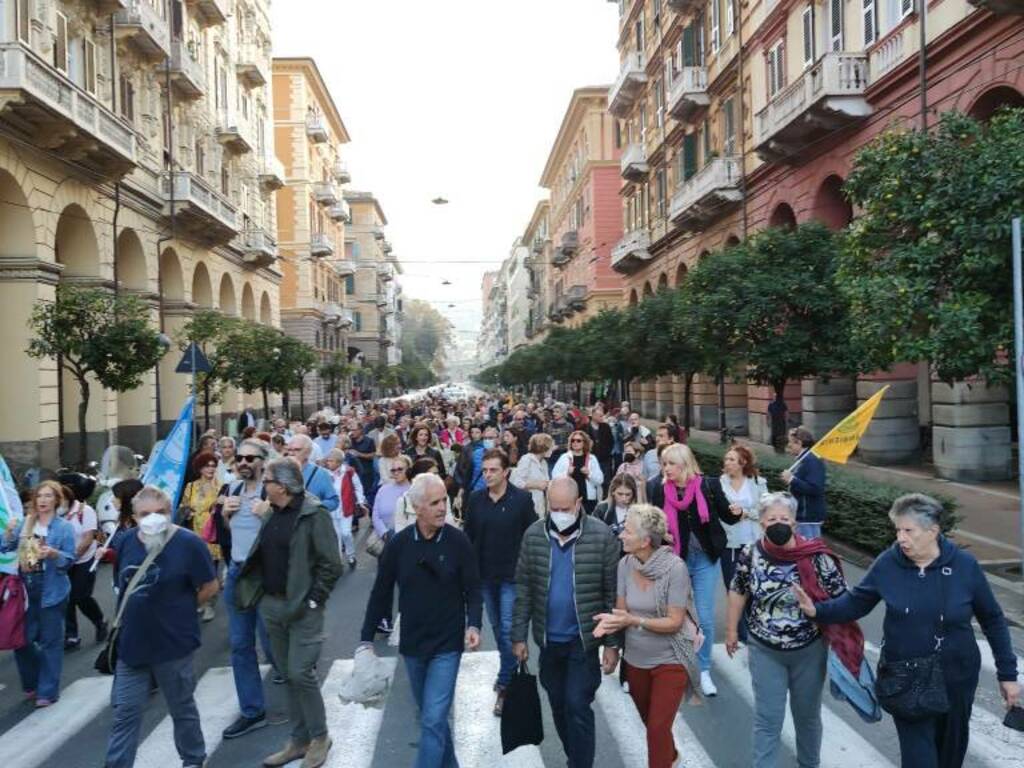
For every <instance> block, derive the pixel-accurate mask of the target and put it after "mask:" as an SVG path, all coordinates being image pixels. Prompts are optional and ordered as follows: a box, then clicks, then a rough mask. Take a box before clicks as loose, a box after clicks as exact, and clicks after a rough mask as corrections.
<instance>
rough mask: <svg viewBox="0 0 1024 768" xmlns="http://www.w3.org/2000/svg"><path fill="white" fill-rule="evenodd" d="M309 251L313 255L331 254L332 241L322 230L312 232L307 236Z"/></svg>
mask: <svg viewBox="0 0 1024 768" xmlns="http://www.w3.org/2000/svg"><path fill="white" fill-rule="evenodd" d="M309 252H310V254H311V255H313V256H331V255H332V254H333V253H334V243H333V242H331V238H329V237H328V236H327V235H326V234H324V233H323V232H314V233H313V234H311V235H310V236H309Z"/></svg>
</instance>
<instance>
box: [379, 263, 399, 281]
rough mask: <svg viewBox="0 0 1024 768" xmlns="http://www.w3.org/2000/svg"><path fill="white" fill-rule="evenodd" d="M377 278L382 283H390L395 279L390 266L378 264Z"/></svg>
mask: <svg viewBox="0 0 1024 768" xmlns="http://www.w3.org/2000/svg"><path fill="white" fill-rule="evenodd" d="M377 277H379V278H380V280H381V282H382V283H390V282H391V281H392V280H394V279H395V270H394V268H393V267H392V266H391V265H390V264H378V265H377Z"/></svg>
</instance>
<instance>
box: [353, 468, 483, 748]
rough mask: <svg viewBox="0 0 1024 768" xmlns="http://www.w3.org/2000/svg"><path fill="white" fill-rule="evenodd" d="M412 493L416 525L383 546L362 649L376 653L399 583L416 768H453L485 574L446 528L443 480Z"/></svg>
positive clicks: (455, 532)
mask: <svg viewBox="0 0 1024 768" xmlns="http://www.w3.org/2000/svg"><path fill="white" fill-rule="evenodd" d="M407 495H408V499H409V502H410V503H411V504H412V506H413V509H415V510H416V523H415V524H414V525H409V526H406V527H405V528H403V529H402V530H401V531H399V532H398V533H396V534H395V535H394V536H393V537H392V538H391V540H390V541H388V543H387V546H386V547H384V552H383V554H382V555H381V558H380V566H379V567H378V569H377V579H376V581H374V584H373V591H372V592H371V593H370V601H369V603H368V604H367V606H366V616H365V618H364V620H363V630H362V634H361V637H362V642H361V643H360V646H361V647H363V646H365V647H370V648H372V647H373V637H374V635H375V634H376V632H377V625H378V624H379V623H380V620H381V619H382V618H384V617H385V616H386V615H387V614H388V613H389V612H390V610H391V604H392V600H393V598H394V590H395V585H396V584H397V585H398V610H399V611H400V612H401V615H402V632H401V640H400V641H399V644H398V652H399V653H401V654H402V657H403V658H404V659H405V667H406V671H407V672H408V673H409V680H410V682H411V683H412V690H413V695H414V696H415V697H416V705H417V706H418V707H419V709H420V746H419V753H418V755H417V758H416V765H438V766H441V765H455V746H454V744H453V742H452V734H451V730H450V729H449V727H448V711H449V710H450V709H451V706H452V701H453V700H454V699H455V680H456V678H457V677H458V674H459V662H460V661H461V660H462V651H463V648H466V649H467V650H470V651H474V650H476V649H477V648H478V647H479V646H480V620H481V618H482V615H481V614H482V612H483V607H482V605H481V601H480V576H479V574H478V573H477V568H476V558H475V557H474V555H473V549H472V546H471V545H470V543H469V540H468V539H467V538H466V536H465V534H464V533H462V531H460V530H459V529H458V528H454V527H452V526H450V525H446V524H445V514H446V512H447V509H448V493H447V490H446V489H445V486H444V482H443V481H442V480H441V478H440V477H438V476H437V475H431V474H423V475H419V476H417V477H416V479H415V480H413V483H412V487H411V488H410V489H409V492H408V494H407ZM467 624H468V626H467Z"/></svg>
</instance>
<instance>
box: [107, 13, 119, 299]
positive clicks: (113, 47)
mask: <svg viewBox="0 0 1024 768" xmlns="http://www.w3.org/2000/svg"><path fill="white" fill-rule="evenodd" d="M114 26H115V23H114V14H113V13H112V14H110V104H111V106H112V107H113V110H112V111H114V112H116V111H117V42H116V41H115V39H114ZM120 212H121V182H120V181H117V182H115V183H114V219H113V222H112V225H111V227H112V232H111V233H112V235H113V237H114V240H113V246H114V248H113V250H114V295H115V296H116V295H117V294H118V292H119V291H120V290H121V284H120V281H119V279H118V273H117V218H118V214H119V213H120Z"/></svg>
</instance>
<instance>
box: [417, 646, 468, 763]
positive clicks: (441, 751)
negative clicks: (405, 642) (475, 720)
mask: <svg viewBox="0 0 1024 768" xmlns="http://www.w3.org/2000/svg"><path fill="white" fill-rule="evenodd" d="M402 658H404V659H405V670H406V672H408V673H409V682H410V683H411V684H412V695H413V697H414V698H415V699H416V706H417V707H419V710H420V748H419V750H418V751H417V752H416V763H415V768H459V761H458V760H456V759H455V745H454V743H453V742H452V732H451V728H449V727H448V712H449V711H450V710H451V708H452V702H453V701H454V700H455V680H456V679H457V678H458V676H459V664H460V663H461V661H462V654H461V653H460V652H458V651H452V652H450V653H439V654H437V655H436V656H425V657H419V656H403V657H402Z"/></svg>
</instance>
